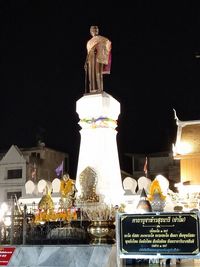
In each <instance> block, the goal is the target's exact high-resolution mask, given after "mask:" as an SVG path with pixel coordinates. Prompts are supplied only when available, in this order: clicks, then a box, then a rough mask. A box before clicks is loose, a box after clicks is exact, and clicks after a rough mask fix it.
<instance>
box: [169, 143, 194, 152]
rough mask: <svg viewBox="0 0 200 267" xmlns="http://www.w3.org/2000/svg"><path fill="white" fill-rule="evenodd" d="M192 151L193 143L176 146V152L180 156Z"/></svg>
mask: <svg viewBox="0 0 200 267" xmlns="http://www.w3.org/2000/svg"><path fill="white" fill-rule="evenodd" d="M192 150H193V147H192V145H191V143H188V142H180V143H177V144H176V146H175V150H174V151H175V152H176V153H178V154H180V155H185V154H188V153H191V152H192Z"/></svg>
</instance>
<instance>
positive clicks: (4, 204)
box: [1, 202, 8, 214]
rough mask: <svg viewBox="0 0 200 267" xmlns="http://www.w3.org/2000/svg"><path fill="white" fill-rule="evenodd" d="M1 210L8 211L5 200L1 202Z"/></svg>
mask: <svg viewBox="0 0 200 267" xmlns="http://www.w3.org/2000/svg"><path fill="white" fill-rule="evenodd" d="M1 210H2V212H3V213H4V214H5V213H6V212H7V211H8V204H6V203H5V202H3V203H2V204H1Z"/></svg>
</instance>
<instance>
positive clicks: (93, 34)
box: [90, 26, 99, 36]
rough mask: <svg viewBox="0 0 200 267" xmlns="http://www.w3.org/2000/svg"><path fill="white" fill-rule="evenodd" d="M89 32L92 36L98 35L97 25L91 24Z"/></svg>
mask: <svg viewBox="0 0 200 267" xmlns="http://www.w3.org/2000/svg"><path fill="white" fill-rule="evenodd" d="M90 34H91V35H92V36H95V35H98V34H99V28H98V26H91V27H90Z"/></svg>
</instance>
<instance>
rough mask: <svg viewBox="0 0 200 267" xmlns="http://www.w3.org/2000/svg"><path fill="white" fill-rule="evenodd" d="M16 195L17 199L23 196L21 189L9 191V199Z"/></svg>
mask: <svg viewBox="0 0 200 267" xmlns="http://www.w3.org/2000/svg"><path fill="white" fill-rule="evenodd" d="M12 196H13V197H14V196H16V197H17V199H19V198H20V197H21V196H22V192H21V191H17V192H7V199H11V197H12Z"/></svg>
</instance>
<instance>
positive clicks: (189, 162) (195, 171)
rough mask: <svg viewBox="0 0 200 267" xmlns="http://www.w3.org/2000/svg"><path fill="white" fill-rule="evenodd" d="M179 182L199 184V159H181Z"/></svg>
mask: <svg viewBox="0 0 200 267" xmlns="http://www.w3.org/2000/svg"><path fill="white" fill-rule="evenodd" d="M181 182H182V183H184V182H190V184H200V157H196V158H193V157H192V158H185V159H183V158H182V159H181Z"/></svg>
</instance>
